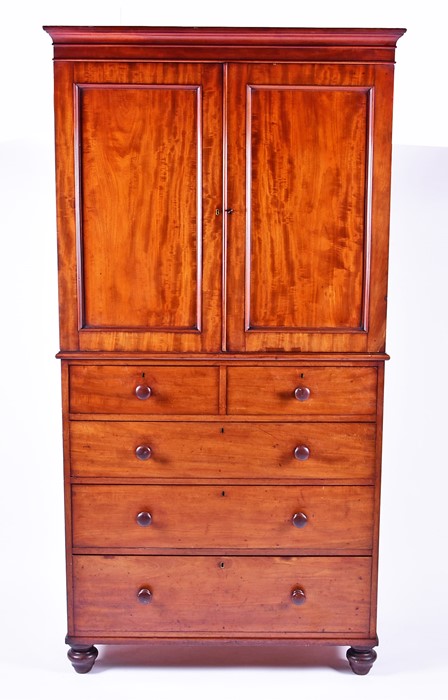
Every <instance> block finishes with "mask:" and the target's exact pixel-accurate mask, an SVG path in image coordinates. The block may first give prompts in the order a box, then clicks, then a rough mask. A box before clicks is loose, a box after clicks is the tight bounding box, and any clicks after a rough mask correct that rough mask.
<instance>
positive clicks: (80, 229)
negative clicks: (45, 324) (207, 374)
mask: <svg viewBox="0 0 448 700" xmlns="http://www.w3.org/2000/svg"><path fill="white" fill-rule="evenodd" d="M74 86H75V88H74V94H73V105H72V109H73V114H74V134H73V138H74V143H75V177H74V180H73V192H74V195H75V196H74V201H75V210H76V228H77V243H76V250H72V251H71V260H70V263H66V265H67V278H68V279H69V280H70V283H71V284H73V275H70V270H71V269H73V267H76V269H77V275H76V277H77V280H78V281H77V287H76V289H75V290H74V294H75V295H76V296H77V300H78V328H77V331H78V332H79V349H82V350H91V349H95V350H113V351H116V350H131V351H138V350H140V351H179V352H181V351H194V352H198V351H216V350H219V349H220V347H221V255H222V254H221V249H222V243H221V221H220V217H216V216H215V208H216V206H218V205H219V204H220V201H221V197H222V145H221V144H222V68H221V66H219V65H213V64H210V65H199V64H192V65H190V64H138V63H135V64H124V63H116V64H94V63H82V64H79V65H76V66H75V68H74ZM70 266H73V267H70ZM70 291H72V290H70ZM67 335H71V334H67Z"/></svg>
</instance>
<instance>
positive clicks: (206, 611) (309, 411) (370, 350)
mask: <svg viewBox="0 0 448 700" xmlns="http://www.w3.org/2000/svg"><path fill="white" fill-rule="evenodd" d="M46 30H47V31H48V32H49V34H50V35H51V37H52V38H53V41H54V44H55V47H54V57H55V119H56V151H57V161H56V183H57V217H58V261H59V289H60V328H61V341H60V348H61V350H60V352H59V353H58V357H60V358H61V359H62V360H63V382H62V389H63V427H64V475H65V476H64V483H65V508H66V551H67V592H68V636H67V643H69V644H70V645H71V649H70V650H69V653H68V655H69V658H70V660H71V661H72V663H73V666H74V668H75V670H76V671H78V672H79V673H86V672H88V671H89V670H90V669H91V667H92V666H93V664H94V662H95V659H96V656H97V650H96V648H95V646H93V645H94V644H96V643H126V644H127V643H135V642H140V643H152V644H154V643H161V644H162V643H171V642H174V641H175V642H176V643H179V644H181V643H184V644H189V643H196V644H220V643H222V644H226V645H234V644H264V643H275V644H282V643H283V644H286V643H295V644H297V645H301V644H345V645H350V649H349V651H348V652H347V658H348V661H349V664H350V666H351V668H352V670H353V671H354V672H355V673H358V674H360V675H362V674H365V673H367V672H368V671H369V670H370V668H371V665H372V663H373V661H374V660H375V657H376V654H375V652H374V651H373V647H374V646H376V644H377V642H378V640H377V637H376V605H377V584H378V576H377V562H378V536H379V506H380V468H381V442H382V411H383V381H384V361H385V360H386V359H388V356H387V355H386V354H385V352H384V348H385V319H386V294H387V258H388V225H389V222H388V219H389V200H390V153H391V123H392V88H393V62H394V56H395V46H396V42H397V40H398V38H399V37H400V36H401V35H402V34H403V32H404V30H401V29H289V28H270V29H258V28H251V29H248V28H231V27H229V28H176V27H174V28H160V27H159V28H158V27H133V28H132V27H46ZM299 554H300V556H298V555H299Z"/></svg>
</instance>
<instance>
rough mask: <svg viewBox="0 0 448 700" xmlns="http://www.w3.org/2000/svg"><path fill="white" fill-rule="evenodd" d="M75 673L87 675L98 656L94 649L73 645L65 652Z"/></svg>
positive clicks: (96, 650)
mask: <svg viewBox="0 0 448 700" xmlns="http://www.w3.org/2000/svg"><path fill="white" fill-rule="evenodd" d="M67 656H68V658H69V659H70V661H71V662H72V665H73V668H74V669H75V671H76V673H88V672H89V671H90V669H91V668H92V666H93V664H94V663H95V661H96V657H97V656H98V649H97V648H96V647H93V646H91V647H88V646H78V645H73V646H72V647H71V648H70V649H69V650H68V652H67Z"/></svg>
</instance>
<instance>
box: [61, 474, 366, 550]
mask: <svg viewBox="0 0 448 700" xmlns="http://www.w3.org/2000/svg"><path fill="white" fill-rule="evenodd" d="M72 499H73V501H72V503H73V546H74V547H103V548H107V549H113V548H131V549H132V548H138V547H145V548H155V549H157V548H164V549H165V548H166V549H171V548H174V549H175V548H228V549H239V548H242V549H244V548H257V549H258V548H262V549H273V548H279V547H280V548H285V549H289V550H296V549H307V550H314V549H324V550H334V549H336V550H343V549H352V550H353V549H355V550H359V549H362V550H370V549H371V547H372V529H373V502H374V489H373V488H372V487H370V486H269V487H265V486H226V487H225V488H223V487H218V486H209V485H208V486H122V485H120V486H106V485H101V486H99V485H98V486H97V485H75V486H73V487H72Z"/></svg>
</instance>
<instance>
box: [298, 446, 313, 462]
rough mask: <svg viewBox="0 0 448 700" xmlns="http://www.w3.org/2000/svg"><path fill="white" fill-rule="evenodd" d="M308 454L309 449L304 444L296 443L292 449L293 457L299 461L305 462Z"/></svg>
mask: <svg viewBox="0 0 448 700" xmlns="http://www.w3.org/2000/svg"><path fill="white" fill-rule="evenodd" d="M309 456H310V449H309V447H307V446H306V445H297V447H296V449H295V450H294V457H295V458H296V459H298V460H299V462H305V461H306V460H307V459H308V457H309Z"/></svg>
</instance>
